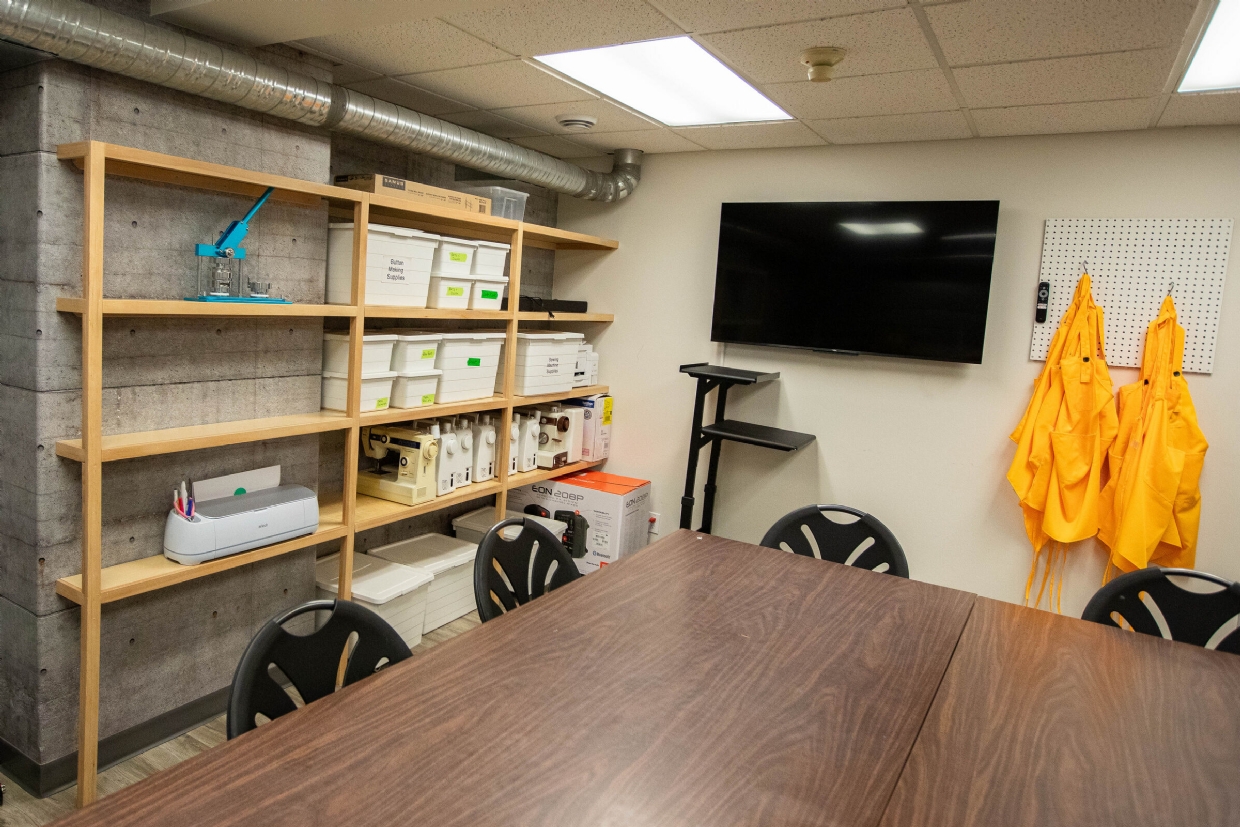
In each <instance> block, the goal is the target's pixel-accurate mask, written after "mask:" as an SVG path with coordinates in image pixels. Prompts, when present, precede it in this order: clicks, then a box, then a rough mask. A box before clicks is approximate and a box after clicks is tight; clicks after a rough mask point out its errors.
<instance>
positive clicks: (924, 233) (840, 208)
mask: <svg viewBox="0 0 1240 827" xmlns="http://www.w3.org/2000/svg"><path fill="white" fill-rule="evenodd" d="M998 217H999V202H998V201H828V202H821V203H813V202H791V203H763V204H724V205H723V208H722V214H721V218H720V222H719V261H718V265H717V268H716V276H715V309H714V319H713V323H712V326H711V339H712V340H713V341H716V342H727V343H736V344H751V345H774V346H780V347H793V348H805V349H809V350H821V351H833V352H842V353H854V354H857V353H869V354H878V355H882V356H905V357H909V358H913V359H934V360H938V361H943V362H966V363H972V364H980V363H981V361H982V344H983V342H984V340H985V338H986V305H987V302H988V301H989V299H990V271H991V264H992V263H993V261H994V252H995V228H996V224H997V222H998Z"/></svg>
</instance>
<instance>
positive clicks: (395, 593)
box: [314, 554, 434, 649]
mask: <svg viewBox="0 0 1240 827" xmlns="http://www.w3.org/2000/svg"><path fill="white" fill-rule="evenodd" d="M339 579H340V555H339V554H332V555H329V556H327V557H323V558H322V559H320V560H319V561H318V562H317V563H315V565H314V580H315V585H316V586H317V587H318V589H317V593H318V597H319V599H321V600H334V599H335V597H336V595H337V594H338V593H339V585H340V583H339ZM433 582H434V575H433V574H432V573H431V572H428V571H425V570H423V569H419V568H411V567H409V566H402V565H400V564H398V563H393V562H391V561H389V560H383V559H380V558H378V557H374V556H372V555H369V554H355V555H353V599H354V600H356V601H357V602H359V603H361V604H363V605H365V606H366V608H368V609H370V610H371V611H372V612H374V613H375V614H377V615H379V617H381V618H383V619H384V620H386V621H387V622H388V624H389V625H390V626H391V627H392V628H393V629H395V630H396V633H397V634H399V635H400V637H401V640H403V641H405V643H406V644H407V645H408V646H409V648H410V649H412V648H413V647H415V646H417V645H418V644H419V643H421V642H422V629H423V626H424V624H425V622H426V607H427V597H428V592H429V590H430V589H429V587H430V585H431V583H433ZM326 620H327V617H326V616H323V617H320V618H319V621H320V623H323V622H326Z"/></svg>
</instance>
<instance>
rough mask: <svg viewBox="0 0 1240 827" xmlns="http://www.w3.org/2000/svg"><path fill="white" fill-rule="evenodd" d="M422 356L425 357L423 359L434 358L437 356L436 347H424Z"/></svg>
mask: <svg viewBox="0 0 1240 827" xmlns="http://www.w3.org/2000/svg"><path fill="white" fill-rule="evenodd" d="M422 358H423V359H434V358H435V348H433V347H428V348H423V349H422Z"/></svg>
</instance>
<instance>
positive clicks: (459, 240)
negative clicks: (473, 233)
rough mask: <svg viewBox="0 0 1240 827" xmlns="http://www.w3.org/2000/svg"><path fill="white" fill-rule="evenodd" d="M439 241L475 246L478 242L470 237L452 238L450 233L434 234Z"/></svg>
mask: <svg viewBox="0 0 1240 827" xmlns="http://www.w3.org/2000/svg"><path fill="white" fill-rule="evenodd" d="M436 237H437V238H438V239H439V240H440V241H446V242H447V243H449V244H462V245H464V246H466V247H477V246H478V242H477V241H474V240H473V239H472V238H454V237H452V236H450V235H441V236H436Z"/></svg>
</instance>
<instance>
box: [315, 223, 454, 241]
mask: <svg viewBox="0 0 1240 827" xmlns="http://www.w3.org/2000/svg"><path fill="white" fill-rule="evenodd" d="M327 226H328V228H329V229H332V230H351V229H353V222H352V221H349V222H347V223H341V224H328V225H327ZM370 232H372V233H387V234H388V235H398V236H401V237H403V238H425V239H426V240H428V241H438V240H439V239H441V238H446V236H439V235H435V234H434V233H426V232H423V231H421V230H414V229H411V228H409V227H393V226H391V225H388V224H371V225H370Z"/></svg>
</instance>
